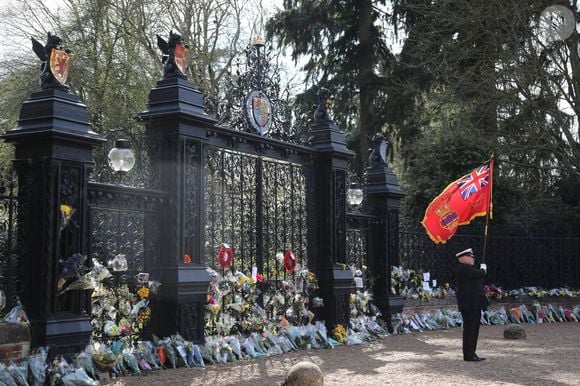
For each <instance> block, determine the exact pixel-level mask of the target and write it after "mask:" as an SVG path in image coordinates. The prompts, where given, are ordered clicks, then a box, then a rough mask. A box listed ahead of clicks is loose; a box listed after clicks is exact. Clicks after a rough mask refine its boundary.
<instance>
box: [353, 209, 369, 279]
mask: <svg viewBox="0 0 580 386" xmlns="http://www.w3.org/2000/svg"><path fill="white" fill-rule="evenodd" d="M372 223H373V217H371V216H368V215H363V214H359V213H347V214H346V264H347V265H348V266H355V267H356V268H358V269H361V270H362V269H363V267H368V247H369V231H370V228H371V226H372Z"/></svg>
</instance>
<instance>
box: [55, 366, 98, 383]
mask: <svg viewBox="0 0 580 386" xmlns="http://www.w3.org/2000/svg"><path fill="white" fill-rule="evenodd" d="M61 381H62V384H63V385H64V386H97V385H98V384H99V382H98V381H95V380H94V379H91V378H90V377H89V376H88V374H87V373H86V371H85V369H83V368H82V367H81V368H77V369H74V370H73V371H72V372H70V373H68V374H66V375H65V376H64V377H62V379H61Z"/></svg>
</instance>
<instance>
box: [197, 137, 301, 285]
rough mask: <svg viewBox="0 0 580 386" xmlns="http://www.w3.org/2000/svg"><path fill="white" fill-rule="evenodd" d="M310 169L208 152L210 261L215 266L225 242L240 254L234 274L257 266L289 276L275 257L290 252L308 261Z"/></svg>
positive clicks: (268, 272)
mask: <svg viewBox="0 0 580 386" xmlns="http://www.w3.org/2000/svg"><path fill="white" fill-rule="evenodd" d="M306 169H307V168H306V167H305V166H302V165H300V164H295V163H290V162H283V161H279V160H274V159H270V158H266V157H259V156H256V155H252V154H247V153H241V152H234V151H229V150H224V149H221V148H217V147H209V149H208V155H207V164H206V185H205V186H206V191H205V203H206V204H205V208H206V212H207V213H206V256H207V262H208V265H210V266H211V267H214V268H215V266H216V261H215V254H216V251H217V249H218V247H219V246H220V245H221V244H222V243H228V244H230V245H232V247H233V248H234V250H235V255H236V258H235V260H234V263H233V265H234V269H239V270H241V271H242V272H245V273H249V272H251V268H252V267H253V266H256V267H258V270H259V271H260V272H262V273H264V274H266V275H267V277H268V278H270V279H273V280H277V279H280V278H282V277H284V272H283V268H282V267H281V265H280V264H279V262H278V261H277V260H276V253H277V252H281V251H284V250H286V249H288V248H291V249H292V250H293V251H294V252H295V253H296V255H297V256H298V258H299V259H301V260H303V261H307V257H308V256H307V251H308V233H309V232H308V227H307V208H306V189H307V186H306V182H307V181H306Z"/></svg>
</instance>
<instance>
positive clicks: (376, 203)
mask: <svg viewBox="0 0 580 386" xmlns="http://www.w3.org/2000/svg"><path fill="white" fill-rule="evenodd" d="M373 141H374V146H375V148H374V149H373V152H372V153H371V156H370V160H369V165H370V166H369V167H368V168H367V186H366V192H367V197H368V206H369V209H370V211H371V213H372V214H373V216H375V218H376V219H377V220H378V221H379V223H378V224H379V225H377V226H375V227H374V228H373V229H371V232H370V238H369V244H370V245H369V256H368V262H369V269H370V271H371V275H372V277H373V278H374V280H373V288H372V290H373V297H374V301H375V304H376V305H377V306H378V307H379V309H380V310H381V312H382V314H383V317H384V318H385V319H386V321H387V324H388V326H389V329H390V330H392V327H391V318H390V315H392V314H395V313H399V312H402V311H403V299H402V297H401V296H398V295H393V294H391V266H393V265H399V214H400V210H401V198H403V197H404V196H405V193H404V192H403V191H402V190H401V188H400V186H399V183H398V182H397V177H396V176H395V174H394V173H393V171H392V170H391V169H390V168H389V166H388V164H387V156H388V143H387V142H386V141H385V140H384V139H383V137H382V136H381V135H380V134H377V135H375V138H374V140H373ZM391 332H392V331H391Z"/></svg>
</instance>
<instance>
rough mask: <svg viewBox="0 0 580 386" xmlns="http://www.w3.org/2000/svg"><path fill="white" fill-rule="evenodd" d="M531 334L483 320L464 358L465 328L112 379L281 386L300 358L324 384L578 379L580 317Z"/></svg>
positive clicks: (547, 382) (574, 381) (535, 327)
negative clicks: (513, 335)
mask: <svg viewBox="0 0 580 386" xmlns="http://www.w3.org/2000/svg"><path fill="white" fill-rule="evenodd" d="M522 326H523V327H524V328H525V330H526V333H527V339H525V340H519V341H508V340H505V339H503V330H504V328H505V326H482V328H481V331H480V337H479V345H478V350H477V352H478V355H479V356H482V357H486V358H487V360H486V361H484V362H479V363H476V362H475V363H474V362H464V361H463V360H462V358H463V356H462V354H461V328H453V329H449V330H443V331H428V332H424V333H421V334H411V335H393V336H389V337H387V338H384V339H382V340H380V341H376V342H372V343H367V344H364V345H360V346H351V347H337V348H335V349H333V350H310V351H301V352H294V353H289V354H286V355H283V356H279V357H274V358H263V359H259V360H254V361H242V362H236V363H227V364H222V365H216V366H208V367H207V368H206V369H200V368H195V369H184V368H181V369H176V370H163V371H158V372H156V373H154V374H152V375H149V376H147V377H124V378H120V379H118V380H116V381H114V382H111V383H109V384H110V385H127V386H133V385H135V386H137V385H139V386H144V385H176V386H177V385H214V386H217V385H280V384H281V383H282V382H283V381H284V378H285V375H286V372H287V371H288V370H289V369H290V367H292V365H294V364H295V363H297V362H299V361H302V360H309V361H312V362H314V363H316V364H317V365H318V366H320V368H321V369H322V372H323V373H324V376H325V384H326V385H345V384H347V385H352V386H355V385H580V323H553V324H540V325H528V324H523V325H522Z"/></svg>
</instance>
